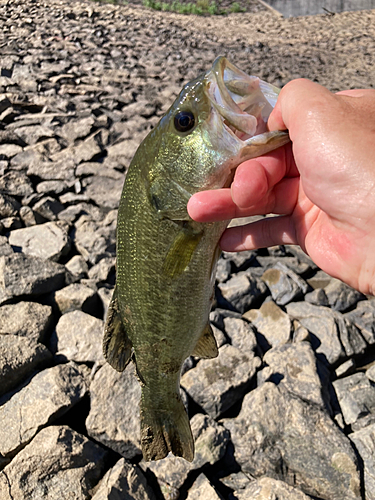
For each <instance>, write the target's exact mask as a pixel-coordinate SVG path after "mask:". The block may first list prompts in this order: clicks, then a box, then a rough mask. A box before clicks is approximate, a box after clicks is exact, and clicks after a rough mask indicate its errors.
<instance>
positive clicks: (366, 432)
mask: <svg viewBox="0 0 375 500" xmlns="http://www.w3.org/2000/svg"><path fill="white" fill-rule="evenodd" d="M349 439H350V440H351V441H352V442H353V443H354V445H355V447H356V449H357V451H358V453H359V455H360V457H361V459H362V460H363V465H364V483H365V484H364V490H365V499H366V500H375V423H373V424H371V425H369V426H368V427H365V428H364V429H361V430H358V431H356V432H353V433H352V434H349Z"/></svg>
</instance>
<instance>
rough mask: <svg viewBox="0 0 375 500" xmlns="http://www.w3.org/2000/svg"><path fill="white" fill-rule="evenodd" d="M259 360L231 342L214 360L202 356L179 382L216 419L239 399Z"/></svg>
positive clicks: (222, 348)
mask: <svg viewBox="0 0 375 500" xmlns="http://www.w3.org/2000/svg"><path fill="white" fill-rule="evenodd" d="M260 365H261V361H260V359H259V358H258V357H256V356H255V355H254V354H249V353H245V352H242V351H241V350H240V349H237V348H236V347H233V346H231V345H224V346H223V347H221V348H220V349H219V356H218V357H217V358H215V359H201V360H200V361H199V363H198V364H197V366H196V367H195V368H192V369H191V370H189V371H188V372H187V373H185V374H184V375H183V377H182V378H181V385H182V387H183V388H184V389H185V390H186V392H187V393H188V394H189V396H190V397H192V398H193V399H194V401H196V402H197V403H198V404H199V405H200V406H201V407H202V408H203V409H204V410H205V411H206V412H207V413H208V414H209V415H210V416H211V417H213V418H216V417H218V416H219V415H221V414H222V413H224V412H225V411H226V410H228V409H229V408H230V407H231V406H233V405H234V403H236V402H237V401H239V400H240V399H241V397H242V396H243V394H244V393H245V392H246V390H247V389H248V386H249V383H250V381H251V379H252V377H253V376H254V375H255V372H256V370H257V368H259V366H260Z"/></svg>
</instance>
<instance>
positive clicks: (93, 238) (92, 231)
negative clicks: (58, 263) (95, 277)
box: [74, 215, 116, 264]
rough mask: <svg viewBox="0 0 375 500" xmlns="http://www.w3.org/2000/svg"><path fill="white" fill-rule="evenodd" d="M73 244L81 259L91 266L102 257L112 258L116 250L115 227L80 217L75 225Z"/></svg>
mask: <svg viewBox="0 0 375 500" xmlns="http://www.w3.org/2000/svg"><path fill="white" fill-rule="evenodd" d="M74 242H75V245H76V247H77V250H78V252H79V253H80V254H81V255H82V257H83V258H84V259H85V260H86V261H89V262H91V263H92V264H96V263H97V262H99V261H100V260H101V259H103V258H104V257H113V256H114V254H115V249H116V230H115V225H109V226H105V225H104V224H103V223H101V224H100V223H97V222H94V221H92V220H90V218H89V217H88V216H87V215H82V216H81V217H80V218H79V219H78V221H77V222H76V223H75V232H74Z"/></svg>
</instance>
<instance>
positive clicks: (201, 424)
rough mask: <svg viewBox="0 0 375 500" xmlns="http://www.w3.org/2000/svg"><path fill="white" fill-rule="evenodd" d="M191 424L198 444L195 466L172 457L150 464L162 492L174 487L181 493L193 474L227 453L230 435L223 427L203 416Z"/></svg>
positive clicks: (199, 416)
mask: <svg viewBox="0 0 375 500" xmlns="http://www.w3.org/2000/svg"><path fill="white" fill-rule="evenodd" d="M190 425H191V430H192V433H193V437H194V443H195V456H194V460H193V461H192V462H191V463H190V462H187V461H186V460H184V459H183V458H180V457H174V456H172V455H170V456H168V457H166V458H164V459H162V460H158V461H157V462H150V463H147V468H148V470H150V471H152V472H153V473H154V474H155V476H156V478H157V479H158V482H159V486H160V489H161V490H162V492H164V490H165V489H166V490H167V491H168V490H170V489H171V488H172V490H179V489H180V488H181V487H182V485H183V484H184V482H185V481H186V479H187V477H188V475H189V474H190V473H191V472H192V471H194V470H199V469H201V468H202V467H204V466H205V465H208V464H211V465H213V464H215V463H216V462H218V461H219V460H220V459H221V458H223V456H224V454H225V451H226V448H227V444H228V442H229V432H228V431H227V430H226V429H225V428H224V427H223V426H221V425H219V424H217V423H216V422H215V420H213V419H212V418H210V417H209V416H207V415H203V414H202V413H197V414H195V415H194V417H193V418H192V419H191V422H190ZM145 466H146V465H145Z"/></svg>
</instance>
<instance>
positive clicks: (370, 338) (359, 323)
mask: <svg viewBox="0 0 375 500" xmlns="http://www.w3.org/2000/svg"><path fill="white" fill-rule="evenodd" d="M344 317H345V318H346V319H348V320H349V321H350V322H352V323H353V324H354V325H355V326H356V327H357V328H359V330H360V331H361V333H362V335H363V337H364V339H365V340H366V342H367V343H368V344H374V343H375V300H363V301H360V302H358V304H357V307H356V308H355V309H354V310H353V311H350V312H348V313H345V314H344Z"/></svg>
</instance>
